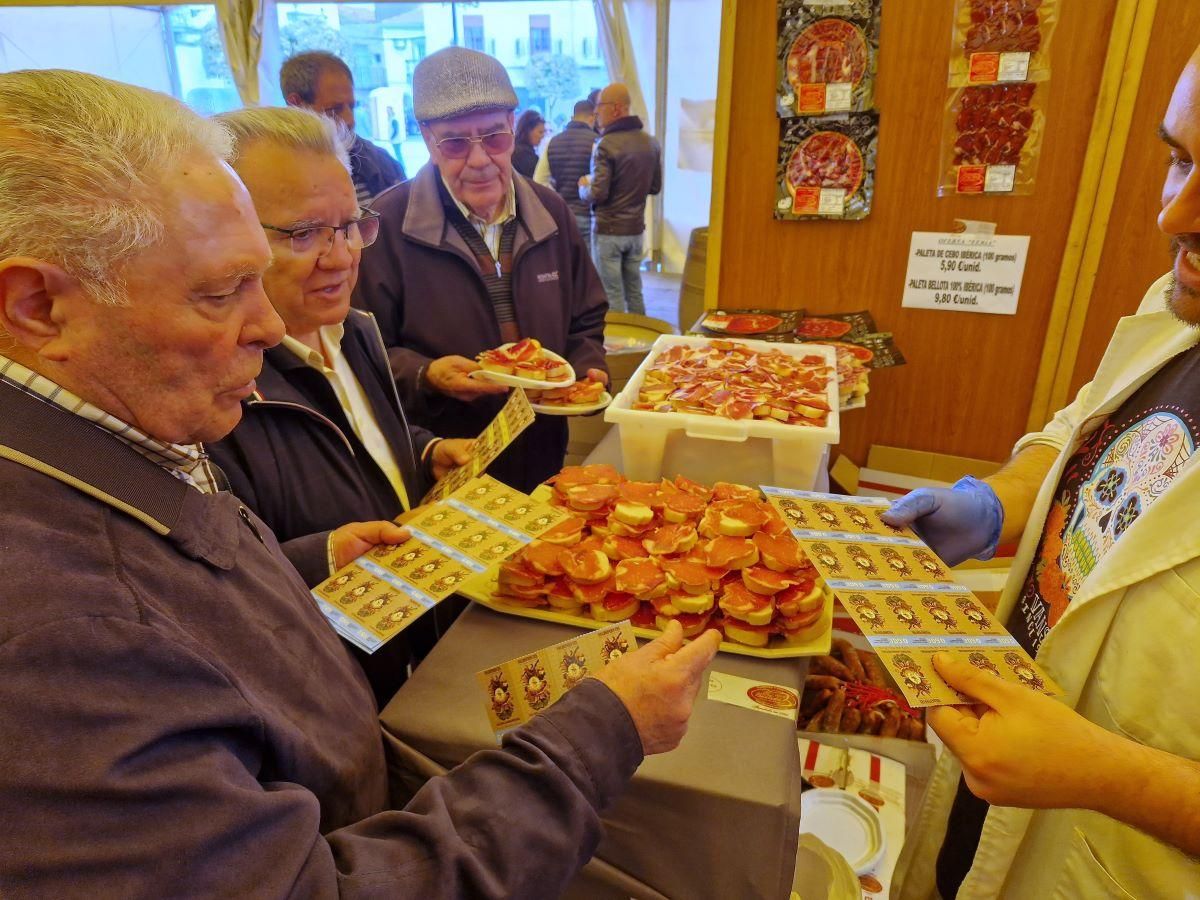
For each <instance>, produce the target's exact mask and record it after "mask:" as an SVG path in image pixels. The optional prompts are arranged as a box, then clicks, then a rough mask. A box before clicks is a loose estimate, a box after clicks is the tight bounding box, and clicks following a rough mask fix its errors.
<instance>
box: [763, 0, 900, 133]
mask: <svg viewBox="0 0 1200 900" xmlns="http://www.w3.org/2000/svg"><path fill="white" fill-rule="evenodd" d="M879 6H880V4H879V0H850V2H846V3H820V2H812V0H782V2H781V3H780V4H779V46H778V51H777V53H778V70H779V96H778V112H779V114H780V115H781V116H813V115H817V116H819V115H826V114H829V113H843V112H863V111H865V110H868V109H871V107H872V106H873V105H874V102H875V71H876V57H877V55H878V52H879Z"/></svg>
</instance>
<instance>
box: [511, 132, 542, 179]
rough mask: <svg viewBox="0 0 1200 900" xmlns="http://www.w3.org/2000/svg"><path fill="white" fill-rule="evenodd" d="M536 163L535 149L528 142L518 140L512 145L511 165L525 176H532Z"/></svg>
mask: <svg viewBox="0 0 1200 900" xmlns="http://www.w3.org/2000/svg"><path fill="white" fill-rule="evenodd" d="M537 164H538V155H537V151H536V150H535V149H533V147H531V146H530V145H529V144H526V143H524V142H523V141H518V142H517V143H516V146H514V147H513V155H512V167H513V168H514V169H515V170H516V171H518V172H520V173H521V174H522V175H524V176H525V177H526V178H532V177H533V172H534V170H535V169H536V168H537Z"/></svg>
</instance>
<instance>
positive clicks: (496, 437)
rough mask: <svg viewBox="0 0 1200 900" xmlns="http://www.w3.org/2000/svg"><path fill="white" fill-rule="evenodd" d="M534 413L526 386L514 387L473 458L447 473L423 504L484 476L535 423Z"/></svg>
mask: <svg viewBox="0 0 1200 900" xmlns="http://www.w3.org/2000/svg"><path fill="white" fill-rule="evenodd" d="M534 415H535V414H534V411H533V407H532V406H530V405H529V398H528V397H527V396H526V395H525V390H524V388H513V390H512V392H511V393H510V394H509V395H508V400H507V401H506V402H505V404H504V406H503V407H501V409H500V412H498V413H497V414H496V417H495V418H494V419H492V421H490V422H489V423H488V426H487V428H485V429H483V432H482V433H481V434H480V435H479V437H477V438H476V439H475V449H474V451H473V453H472V455H471V461H470V462H469V463H467V464H466V465H465V466H459V467H458V468H457V469H451V470H450V471H449V472H448V473H446V475H445V476H444V477H443V478H442V479H441V480H440V481H438V483H437V484H435V485H434V486H433V487H432V488H431V489H430V490H429V493H427V494H426V495H425V496H424V497H423V498H422V499H421V503H423V504H424V503H433V502H434V501H435V500H442V499H444V498H446V497H449V496H450V495H451V494H453V493H454V492H455V491H457V490H459V489H461V488H462V487H463V485H465V484H466V483H467V482H469V481H470V480H471V479H472V478H477V477H479V476H480V475H482V474H483V473H484V470H485V469H487V467H488V466H490V465H491V464H492V462H493V461H494V460H495V459H496V457H497V456H499V455H500V454H501V452H502V451H503V450H504V448H505V447H507V446H508V445H509V444H511V443H512V442H513V441H514V440H516V438H517V435H519V434H520V433H521V432H522V431H524V430H525V429H526V428H528V427H529V426H530V425H532V424H533V420H534Z"/></svg>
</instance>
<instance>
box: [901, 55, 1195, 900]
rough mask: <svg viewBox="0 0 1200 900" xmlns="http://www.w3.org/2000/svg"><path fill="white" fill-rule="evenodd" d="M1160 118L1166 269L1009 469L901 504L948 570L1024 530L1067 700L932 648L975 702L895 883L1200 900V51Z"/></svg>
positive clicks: (944, 718) (1021, 894)
mask: <svg viewBox="0 0 1200 900" xmlns="http://www.w3.org/2000/svg"><path fill="white" fill-rule="evenodd" d="M1161 131H1162V138H1163V140H1164V142H1165V143H1166V144H1167V146H1168V148H1169V150H1170V165H1169V168H1168V171H1167V176H1166V182H1165V184H1164V187H1163V196H1162V202H1163V209H1162V213H1161V214H1160V215H1159V220H1158V222H1159V227H1160V228H1161V229H1162V231H1163V232H1164V233H1165V234H1166V235H1167V236H1169V237H1170V238H1171V245H1172V250H1173V253H1174V258H1175V265H1174V270H1173V272H1171V273H1169V274H1168V275H1165V276H1164V277H1163V278H1161V279H1159V281H1157V282H1155V284H1154V285H1153V286H1152V287H1151V288H1150V290H1149V291H1148V292H1147V294H1146V296H1145V299H1144V300H1143V301H1142V304H1141V307H1140V308H1139V309H1138V312H1137V314H1136V315H1134V316H1129V317H1127V318H1125V319H1122V320H1121V322H1120V324H1119V325H1118V326H1117V330H1116V332H1115V333H1114V335H1113V338H1112V341H1111V343H1110V344H1109V347H1108V350H1107V352H1106V353H1105V356H1104V359H1103V361H1102V362H1101V363H1100V368H1099V369H1098V370H1097V371H1096V375H1095V378H1094V379H1093V381H1092V382H1091V383H1090V384H1088V385H1086V386H1084V387H1083V388H1082V389H1081V390H1080V392H1079V395H1078V396H1077V397H1076V399H1075V401H1074V403H1072V404H1071V405H1070V406H1068V407H1067V408H1066V409H1064V410H1062V411H1061V412H1059V413H1058V415H1057V416H1055V417H1054V419H1053V421H1051V422H1050V424H1048V425H1047V426H1046V427H1045V429H1044V430H1042V431H1040V432H1037V433H1035V434H1030V435H1027V436H1026V437H1024V438H1022V440H1021V441H1020V442H1019V443H1018V444H1017V447H1016V451H1015V454H1014V456H1013V458H1012V459H1011V460H1010V461H1009V463H1008V465H1007V466H1006V467H1005V468H1004V469H1003V470H1001V471H1000V472H999V473H998V474H996V475H994V476H992V477H991V478H989V479H988V480H987V482H980V481H976V480H974V479H963V481H961V482H959V483H958V484H956V485H955V486H954V488H953V489H951V490H940V489H938V490H921V491H916V492H914V493H913V494H910V495H909V496H908V497H906V498H904V499H903V500H900V501H898V502H897V503H896V504H894V505H893V507H892V510H891V512H890V517H891V521H892V522H893V524H900V523H911V524H913V525H914V526H915V527H916V528H917V530H918V531H919V532H920V533H921V534H922V535H923V536H924V537H925V538H926V540H928V541H929V542H930V543H931V544H932V546H933V547H934V549H936V550H937V551H938V552H939V554H940V555H941V556H942V557H943V558H944V559H946V561H947V562H950V563H952V564H953V563H957V562H959V561H961V560H963V559H966V558H968V557H976V558H980V559H986V558H988V557H990V556H991V554H992V553H994V552H995V548H996V546H997V544H998V543H999V542H1000V541H1008V540H1016V539H1017V538H1018V537H1020V538H1021V543H1020V548H1019V550H1018V553H1017V557H1016V560H1015V562H1014V565H1013V575H1012V578H1011V579H1010V581H1009V583H1008V585H1007V588H1006V590H1005V592H1004V594H1003V596H1002V598H1001V601H1000V609H999V613H1000V616H1001V618H1002V619H1004V620H1006V621H1007V623H1008V627H1009V630H1010V631H1011V632H1012V633H1013V635H1014V636H1015V637H1016V638H1017V639H1018V640H1019V641H1020V642H1021V643H1022V644H1023V645H1024V646H1025V647H1026V649H1028V650H1029V651H1030V652H1031V653H1035V654H1036V656H1037V660H1038V662H1039V664H1040V665H1041V666H1042V667H1043V668H1044V669H1045V670H1046V671H1047V672H1048V673H1049V674H1050V676H1051V677H1053V678H1054V679H1055V680H1056V681H1057V682H1058V683H1059V684H1060V685H1061V686H1062V687H1063V689H1064V690H1065V692H1066V697H1065V698H1064V699H1065V703H1064V702H1059V701H1056V700H1051V699H1049V698H1047V697H1045V696H1042V695H1041V694H1038V693H1036V692H1034V691H1031V690H1027V689H1025V688H1023V687H1018V686H1014V685H1010V684H1006V683H1004V682H1001V681H999V680H998V679H995V678H994V677H992V676H990V675H988V674H987V673H985V672H982V671H979V670H977V669H973V668H972V667H970V666H967V665H965V664H961V663H956V662H950V661H947V660H945V659H944V658H943V657H935V665H937V667H938V671H939V672H940V673H941V674H942V675H943V676H944V677H945V678H946V680H947V681H948V682H950V683H951V684H952V685H954V686H955V687H957V688H958V689H959V690H961V691H962V692H963V693H965V694H967V695H969V696H971V697H973V698H975V699H977V700H978V701H979V704H978V705H977V706H974V707H944V708H940V709H935V710H933V711H931V712H930V715H929V723H930V725H931V726H932V727H933V728H934V729H935V730H936V731H937V732H938V734H939V735H941V737H942V738H943V740H944V741H945V742H946V745H947V747H948V748H949V749H950V751H951V753H947V754H943V757H942V759H941V761H940V763H939V765H938V769H937V772H936V774H935V776H934V778H933V781H932V783H931V786H930V791H929V795H928V797H927V799H926V804H925V807H924V809H923V810H922V812H921V816H920V819H919V822H918V825H917V828H916V830H915V833H914V834H912V835H911V836H910V838H909V841H908V843H907V845H906V847H905V850H904V853H903V856H902V857H901V860H900V863H899V867H898V870H897V876H898V884H899V889H898V890H897V891H895V893H894V896H897V897H903V898H926V897H933V896H937V894H935V888H936V891H937V893H940V895H941V896H942V898H943V900H953V898H954V897H956V896H957V897H959V898H985V897H986V898H992V897H1004V898H1020V900H1024V898H1032V897H1039V898H1040V897H1065V898H1076V897H1078V898H1092V897H1184V896H1198V895H1200V762H1197V760H1200V526H1198V525H1197V513H1198V511H1200V464H1197V463H1196V455H1197V446H1198V444H1200V343H1198V341H1200V332H1198V331H1197V329H1196V326H1197V325H1200V170H1198V169H1197V164H1196V161H1197V160H1200V51H1198V53H1197V54H1196V55H1194V56H1193V57H1192V60H1191V61H1190V62H1189V63H1188V66H1187V68H1186V69H1185V70H1184V72H1183V74H1182V76H1181V77H1180V79H1179V82H1178V84H1177V85H1176V88H1175V93H1174V95H1173V96H1172V98H1171V102H1170V105H1169V107H1168V109H1167V113H1166V116H1165V118H1164V119H1163V123H1162V129H1161ZM980 798H982V799H980ZM985 801H986V802H985ZM989 804H990V805H989Z"/></svg>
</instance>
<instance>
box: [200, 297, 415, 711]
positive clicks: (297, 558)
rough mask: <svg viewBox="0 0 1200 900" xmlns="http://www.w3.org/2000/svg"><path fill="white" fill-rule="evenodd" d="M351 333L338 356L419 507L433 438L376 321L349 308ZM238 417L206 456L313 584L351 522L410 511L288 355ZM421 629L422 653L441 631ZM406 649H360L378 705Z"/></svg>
mask: <svg viewBox="0 0 1200 900" xmlns="http://www.w3.org/2000/svg"><path fill="white" fill-rule="evenodd" d="M345 329H346V333H345V337H343V339H342V352H343V353H344V354H345V356H346V360H347V362H349V364H350V368H351V369H352V370H353V371H354V374H355V376H356V377H357V378H358V381H359V383H360V384H361V385H362V387H363V392H364V393H365V394H366V395H367V399H368V401H369V402H370V404H371V410H372V412H373V413H374V415H375V421H376V422H378V424H379V428H380V430H381V431H382V432H383V434H384V436H385V437H386V438H387V441H388V443H389V444H390V445H391V448H392V452H393V453H394V454H395V456H396V462H397V464H398V465H399V466H400V472H401V474H402V475H403V477H404V487H405V491H406V492H407V493H408V498H409V502H410V503H411V504H412V505H414V506H415V505H417V504H418V503H420V502H421V497H423V496H424V495H425V492H426V491H427V490H428V489H429V487H430V485H431V484H432V473H431V471H430V469H429V467H428V465H427V464H426V463H422V462H421V453H422V451H423V450H424V449H425V446H426V445H427V444H428V443H429V442H430V441H431V440H433V435H432V434H431V433H430V432H428V431H426V430H425V429H423V428H417V427H415V426H410V425H409V424H408V420H407V419H406V417H405V414H404V410H403V409H402V408H401V406H400V401H399V399H398V398H397V396H396V390H395V384H394V383H393V381H392V378H391V373H390V372H389V370H388V362H387V353H386V351H385V349H384V346H383V342H382V340H381V339H380V337H379V329H378V328H377V327H376V325H375V322H374V318H373V317H372V316H370V315H369V314H367V313H364V312H361V311H360V310H356V309H355V310H351V311H350V315H349V316H348V317H347V318H346V323H345ZM242 411H243V415H242V421H241V422H240V423H239V424H238V426H237V428H235V429H234V430H233V432H232V433H231V434H230V435H229V436H228V437H226V438H225V439H224V440H221V441H218V442H217V443H215V444H211V445H209V446H208V451H209V453H210V454H211V456H212V459H213V461H214V462H215V463H216V464H217V465H218V466H220V468H221V469H222V471H224V473H225V475H226V477H227V478H228V479H229V485H230V488H231V490H232V491H233V492H234V493H235V494H236V495H237V496H238V497H239V498H241V500H242V501H243V502H244V503H245V504H246V505H247V506H249V507H250V508H251V509H253V510H254V512H255V513H256V514H257V515H258V516H259V518H261V519H262V520H263V521H264V522H266V523H267V524H268V525H269V526H270V527H271V530H272V531H273V532H275V535H276V536H277V537H278V538H279V541H280V544H281V545H282V547H283V551H284V553H285V554H286V555H287V556H288V558H289V559H290V560H291V561H292V564H293V565H295V566H296V568H297V569H299V570H300V572H301V573H303V574H304V576H305V580H307V581H308V582H309V583H310V584H313V583H316V582H318V581H323V580H324V579H325V577H327V575H328V566H327V563H326V559H325V539H326V538H327V536H328V532H330V531H332V530H333V529H335V528H338V527H339V526H341V525H345V524H346V523H347V522H373V521H381V520H390V519H394V518H396V516H398V515H400V514H401V513H403V512H404V508H403V506H402V504H401V503H400V499H399V498H398V497H397V496H396V492H395V490H393V488H392V486H391V484H390V483H389V482H388V480H387V477H386V476H385V475H384V474H383V471H382V470H381V469H380V468H379V466H378V465H376V463H375V461H374V460H373V459H372V458H371V455H370V454H369V453H368V452H367V450H366V448H365V447H364V446H363V445H362V443H361V442H360V441H359V439H358V437H357V435H355V433H354V429H353V428H351V426H350V423H349V422H348V421H347V419H346V416H345V413H344V412H343V411H342V407H341V404H339V403H338V399H337V395H336V394H335V393H334V391H333V387H332V386H331V385H330V384H329V382H328V380H326V378H325V376H323V375H322V374H321V373H320V372H318V371H316V370H315V369H313V368H312V367H310V366H308V365H306V364H305V363H304V362H303V361H302V360H301V359H299V358H298V357H297V356H296V355H295V354H294V353H292V352H291V351H290V350H288V349H286V348H285V347H274V348H272V349H271V350H268V351H267V352H266V354H265V355H264V357H263V370H262V374H261V375H259V377H258V390H257V391H256V392H255V394H254V395H253V396H251V397H250V398H248V399H247V400H245V401H243V403H242ZM322 569H323V571H322ZM431 615H432V614H431ZM422 626H423V623H422V622H418V623H417V624H416V625H414V626H413V628H414V629H420V630H419V631H418V632H417V633H415V634H411V635H410V634H409V633H407V632H406V636H407V637H409V642H408V643H410V644H411V645H412V647H413V649H414V650H415V651H416V652H417V653H418V655H421V651H422V650H424V649H426V648H427V647H428V646H429V645H431V643H432V640H433V638H432V637H431V635H432V634H433V633H434V632H435V631H436V627H437V626H435V625H434V624H433V623H431V624H429V625H425V626H423V627H422ZM409 632H412V629H409ZM405 643H406V641H405V640H403V639H401V638H397V639H394V640H392V641H390V642H389V643H388V644H386V645H385V646H384V647H382V648H381V649H380V650H378V651H377V652H376V653H375V654H374V655H373V656H368V655H367V654H364V653H361V652H359V651H357V650H356V651H355V656H356V657H357V658H358V659H359V661H360V662H361V663H362V664H363V668H364V669H365V670H366V672H367V676H368V678H369V680H370V681H371V687H372V688H373V689H374V690H375V694H376V698H377V699H378V700H379V702H380V705H381V706H382V705H383V704H384V703H386V702H387V701H388V700H390V699H391V696H392V694H394V693H395V692H396V690H397V689H398V688H399V687H400V684H402V683H403V680H404V669H405V666H406V665H407V662H408V655H407V653H406V651H405Z"/></svg>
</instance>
